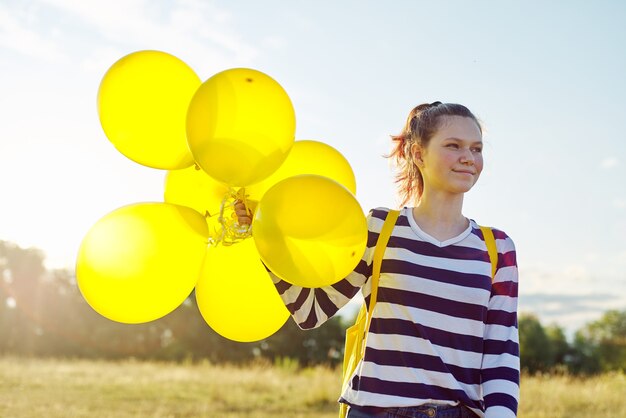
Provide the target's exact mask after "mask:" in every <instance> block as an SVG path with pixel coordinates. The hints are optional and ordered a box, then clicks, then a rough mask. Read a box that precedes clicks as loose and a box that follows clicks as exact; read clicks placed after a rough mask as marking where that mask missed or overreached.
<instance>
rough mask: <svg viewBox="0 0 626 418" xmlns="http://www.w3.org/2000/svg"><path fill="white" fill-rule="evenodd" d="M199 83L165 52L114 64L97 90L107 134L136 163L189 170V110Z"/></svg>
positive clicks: (142, 54)
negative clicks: (187, 129) (186, 125)
mask: <svg viewBox="0 0 626 418" xmlns="http://www.w3.org/2000/svg"><path fill="white" fill-rule="evenodd" d="M200 84H201V81H200V78H199V77H198V76H197V75H196V73H195V72H194V71H193V70H192V69H191V68H189V67H188V66H187V64H185V63H184V62H183V61H181V60H179V59H178V58H176V57H174V56H173V55H170V54H167V53H165V52H160V51H138V52H133V53H132V54H129V55H126V56H125V57H123V58H121V59H120V60H119V61H117V62H116V63H114V64H113V65H112V66H111V68H109V70H108V71H107V72H106V74H105V75H104V77H103V79H102V82H101V83H100V89H99V90H98V113H99V115H100V123H101V124H102V128H103V129H104V133H105V134H106V136H107V137H108V138H109V140H110V141H111V142H112V143H113V145H115V147H116V148H117V149H118V150H119V151H120V152H121V153H122V154H124V155H125V156H126V157H128V158H130V159H131V160H133V161H135V162H137V163H139V164H142V165H145V166H148V167H153V168H159V169H164V170H175V169H180V168H184V167H189V166H190V165H191V164H193V157H192V156H191V151H189V146H188V145H187V137H186V133H185V120H186V114H187V107H188V106H189V101H190V100H191V98H192V96H193V94H194V93H195V91H196V90H197V89H198V87H199V86H200Z"/></svg>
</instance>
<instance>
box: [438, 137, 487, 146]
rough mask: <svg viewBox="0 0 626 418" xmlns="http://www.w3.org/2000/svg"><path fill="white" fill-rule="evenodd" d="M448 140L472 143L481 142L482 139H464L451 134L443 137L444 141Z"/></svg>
mask: <svg viewBox="0 0 626 418" xmlns="http://www.w3.org/2000/svg"><path fill="white" fill-rule="evenodd" d="M448 140H452V141H457V142H471V143H472V144H482V143H483V140H482V139H478V140H474V141H472V140H465V139H461V138H457V137H454V136H451V137H449V138H446V139H444V141H448Z"/></svg>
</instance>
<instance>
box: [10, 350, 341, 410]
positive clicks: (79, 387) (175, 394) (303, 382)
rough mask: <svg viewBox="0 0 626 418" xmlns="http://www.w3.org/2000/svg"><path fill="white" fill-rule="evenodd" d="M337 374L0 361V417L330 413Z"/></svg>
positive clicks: (317, 370) (276, 369)
mask: <svg viewBox="0 0 626 418" xmlns="http://www.w3.org/2000/svg"><path fill="white" fill-rule="evenodd" d="M338 380H339V377H338V375H337V371H334V370H330V369H328V368H323V367H316V368H314V369H303V370H299V371H294V370H291V369H290V368H288V367H287V368H280V367H273V366H271V365H268V364H255V365H251V366H248V367H237V366H226V365H212V364H208V363H203V364H194V365H192V364H173V363H154V362H150V363H148V362H134V361H122V362H105V361H86V360H73V361H66V360H42V359H19V358H4V359H0V417H3V418H13V417H15V418H40V417H50V418H57V417H58V418H61V417H63V418H78V417H90V418H91V417H107V418H108V417H115V418H139V417H141V418H144V417H153V418H182V417H227V418H240V417H302V418H305V417H307V418H313V417H335V416H336V412H337V405H336V400H337V396H338V393H339V382H338Z"/></svg>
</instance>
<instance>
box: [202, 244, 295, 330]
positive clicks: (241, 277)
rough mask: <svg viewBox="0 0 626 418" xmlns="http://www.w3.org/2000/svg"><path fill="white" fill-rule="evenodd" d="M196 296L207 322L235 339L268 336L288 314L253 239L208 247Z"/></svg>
mask: <svg viewBox="0 0 626 418" xmlns="http://www.w3.org/2000/svg"><path fill="white" fill-rule="evenodd" d="M196 299H197V301H198V308H199V309H200V313H201V314H202V317H203V318H204V320H205V321H206V323H207V324H208V325H209V326H210V327H211V328H212V329H213V330H214V331H215V332H217V333H218V334H220V335H222V336H223V337H226V338H228V339H230V340H234V341H240V342H250V341H258V340H262V339H264V338H267V337H269V336H270V335H272V334H274V333H275V332H276V331H278V330H279V329H280V328H281V327H282V326H283V324H284V323H285V321H287V318H288V317H289V311H287V308H285V305H284V303H283V301H282V299H281V298H280V296H279V294H278V292H277V291H276V288H275V287H274V284H273V283H272V279H271V278H270V276H269V274H268V273H267V271H266V269H265V267H264V266H263V264H262V263H261V259H260V257H259V253H258V252H257V250H256V248H255V246H254V242H253V240H252V239H247V240H245V241H241V242H238V243H236V244H233V245H231V246H228V247H225V246H222V245H218V246H217V247H210V248H209V249H208V250H207V258H206V263H205V266H204V269H203V274H202V277H201V278H200V280H199V281H198V284H197V286H196Z"/></svg>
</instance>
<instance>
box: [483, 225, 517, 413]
mask: <svg viewBox="0 0 626 418" xmlns="http://www.w3.org/2000/svg"><path fill="white" fill-rule="evenodd" d="M493 232H494V236H495V238H496V244H497V247H498V267H497V270H496V275H495V278H494V282H493V286H492V288H491V296H490V298H489V306H488V311H487V321H486V324H485V335H484V349H483V361H482V367H481V382H482V390H483V398H484V400H485V418H508V417H516V416H517V404H518V401H519V378H520V360H519V339H518V330H517V293H518V290H517V288H518V271H517V260H516V255H515V245H514V244H513V241H512V240H511V238H509V237H508V236H507V235H506V234H505V233H503V232H502V231H498V230H495V229H494V231H493Z"/></svg>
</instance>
